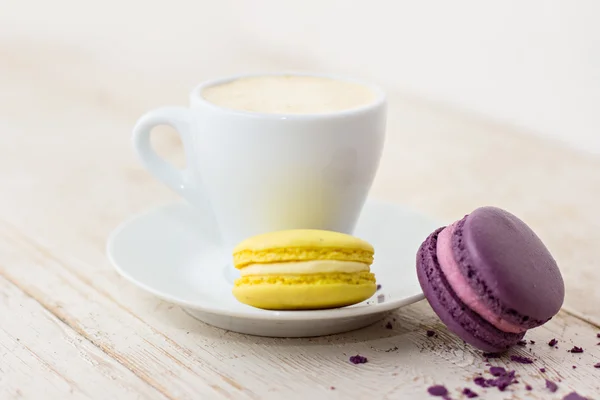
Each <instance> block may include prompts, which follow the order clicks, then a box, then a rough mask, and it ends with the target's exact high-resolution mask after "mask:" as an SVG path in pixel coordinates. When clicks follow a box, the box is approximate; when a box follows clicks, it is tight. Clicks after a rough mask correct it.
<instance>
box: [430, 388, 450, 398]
mask: <svg viewBox="0 0 600 400" xmlns="http://www.w3.org/2000/svg"><path fill="white" fill-rule="evenodd" d="M427 392H429V394H430V395H432V396H446V395H447V394H448V389H446V388H445V387H444V386H442V385H435V386H430V387H429V388H428V389H427Z"/></svg>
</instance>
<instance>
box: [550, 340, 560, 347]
mask: <svg viewBox="0 0 600 400" xmlns="http://www.w3.org/2000/svg"><path fill="white" fill-rule="evenodd" d="M557 343H558V340H556V339H552V340H551V341H549V342H548V346H550V347H554V346H556V344H557Z"/></svg>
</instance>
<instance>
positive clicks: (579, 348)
mask: <svg viewBox="0 0 600 400" xmlns="http://www.w3.org/2000/svg"><path fill="white" fill-rule="evenodd" d="M568 351H570V352H571V353H583V349H582V348H581V347H577V346H573V348H572V349H571V350H568Z"/></svg>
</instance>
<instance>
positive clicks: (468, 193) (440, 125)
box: [0, 38, 600, 399]
mask: <svg viewBox="0 0 600 400" xmlns="http://www.w3.org/2000/svg"><path fill="white" fill-rule="evenodd" d="M246 54H247V53H244V54H242V56H243V57H247V55H246ZM242 56H240V59H239V60H228V62H234V61H239V62H240V65H247V66H248V69H249V70H253V69H255V68H256V69H259V67H260V69H281V68H285V67H286V60H285V59H268V58H267V59H258V60H257V59H252V60H250V61H248V59H247V58H243V57H242ZM232 57H233V56H232ZM0 58H1V59H2V61H3V62H2V63H0V88H1V90H0V132H2V134H0V152H1V154H0V155H1V156H0V185H1V186H0V188H1V189H2V193H3V195H2V196H0V276H1V278H0V285H1V286H0V299H5V300H6V298H8V300H6V301H10V302H14V301H17V303H11V304H13V305H12V306H11V307H14V304H18V302H19V301H20V300H19V299H24V300H25V299H26V300H27V304H29V306H28V307H31V308H32V309H37V310H39V312H42V313H45V314H46V315H47V318H54V320H55V321H56V322H53V324H55V325H50V324H49V323H44V324H43V325H40V327H39V328H37V327H36V329H39V330H40V331H41V332H43V334H44V335H50V336H51V337H52V335H54V336H56V337H57V338H61V337H63V336H60V335H59V333H60V332H62V334H63V335H65V337H67V338H81V343H79V341H78V340H77V343H75V345H73V346H71V347H70V348H67V346H64V348H62V347H59V348H58V349H60V350H61V351H62V353H61V355H62V356H61V357H60V358H59V359H58V360H57V359H53V358H52V355H51V351H53V350H50V349H49V348H43V347H39V348H38V347H35V346H34V345H35V344H36V343H37V342H36V341H35V340H34V339H35V338H34V337H29V336H28V337H29V339H28V341H27V342H26V345H27V346H28V347H30V348H34V347H35V349H36V350H35V351H36V354H38V356H39V358H40V359H41V360H44V362H46V363H48V364H49V365H51V366H52V368H54V369H55V370H57V371H59V372H60V374H61V375H64V376H66V377H68V379H69V380H71V381H72V382H75V383H77V385H78V387H79V388H80V389H81V390H80V391H79V392H78V391H77V390H75V391H74V393H73V394H72V395H73V396H77V395H81V396H83V397H85V396H86V395H88V392H87V391H93V389H94V388H100V389H104V387H106V391H107V392H109V393H112V395H113V397H112V398H114V399H120V398H127V399H129V398H135V395H136V393H137V395H139V396H141V397H142V398H169V399H198V398H230V399H244V398H250V399H259V398H260V399H262V398H265V399H271V398H272V399H279V398H283V397H284V396H285V397H289V398H292V399H295V398H298V399H300V398H302V399H305V398H309V397H311V396H314V397H318V398H325V397H326V398H340V399H342V398H369V399H372V398H382V399H396V398H428V396H427V394H426V392H425V390H426V388H427V386H429V385H431V384H438V383H439V384H445V385H446V386H447V387H448V388H450V389H451V391H452V394H453V396H454V397H456V398H460V396H459V394H458V393H459V390H460V389H461V388H463V387H465V386H470V387H471V388H473V389H475V390H477V389H476V388H475V387H474V385H473V384H472V379H473V377H474V376H476V374H478V373H480V372H482V371H483V370H484V369H485V368H486V366H485V361H484V359H483V358H482V356H481V354H480V353H479V352H476V351H474V350H473V349H472V348H470V347H468V346H466V345H464V344H463V343H462V342H461V341H459V340H457V339H456V338H455V337H454V336H453V335H452V334H450V333H449V332H448V331H447V330H446V329H445V328H444V327H443V326H441V325H440V323H439V321H438V320H437V318H436V317H435V316H434V315H433V313H432V312H431V309H430V308H429V307H428V306H427V304H426V303H424V302H421V303H418V304H416V305H414V306H411V307H408V308H405V309H402V310H400V311H398V312H396V313H394V314H393V315H392V316H390V319H389V320H390V321H391V322H392V324H393V326H394V329H392V330H388V329H385V328H384V323H385V322H386V321H384V322H382V323H381V324H377V325H374V326H371V327H369V328H366V329H363V330H360V331H356V332H352V333H348V334H344V335H336V336H331V337H324V338H316V339H306V340H301V339H288V340H285V339H268V338H255V337H248V336H243V335H238V334H235V333H231V332H227V331H222V330H219V329H216V328H212V327H210V326H207V325H205V324H202V323H200V322H198V321H195V320H193V319H192V318H190V317H189V316H188V315H187V314H185V313H184V312H183V311H182V310H180V309H179V308H177V307H173V306H172V305H169V304H167V303H164V302H161V301H158V300H156V299H155V298H154V297H152V296H150V295H148V294H146V293H143V292H141V291H139V290H137V289H135V288H134V287H132V285H130V284H128V283H127V282H125V281H123V280H122V279H120V278H119V277H118V276H117V274H116V273H115V272H114V271H113V270H112V268H111V267H110V265H109V264H108V262H107V260H106V257H105V254H104V248H105V240H106V237H107V235H108V234H109V232H110V231H111V230H112V229H113V228H114V227H115V226H116V225H117V224H118V223H119V222H121V221H122V220H123V219H124V218H126V217H128V216H129V215H130V214H131V213H132V212H137V211H139V210H140V209H142V208H146V207H148V206H150V205H153V204H158V203H162V202H165V201H169V200H171V199H174V198H175V195H174V194H173V193H171V192H169V191H168V190H167V189H166V188H164V187H162V186H161V185H160V184H159V183H157V182H155V181H153V180H152V178H150V176H149V175H148V174H147V173H146V172H144V171H143V170H142V169H141V167H140V166H139V164H138V163H137V161H136V160H135V159H134V157H133V154H132V151H131V149H130V143H129V136H130V130H131V127H132V126H133V123H134V122H135V119H136V118H137V117H138V116H139V115H140V114H141V113H142V112H143V111H145V110H146V109H148V108H150V107H154V106H158V105H161V104H169V103H171V104H184V103H185V101H186V92H185V91H186V90H187V88H188V87H189V86H191V83H190V82H191V81H193V80H202V79H204V78H208V77H210V76H211V75H214V74H215V73H217V72H218V73H223V72H224V71H217V68H216V67H215V66H214V65H213V66H212V67H206V68H203V66H202V65H198V66H197V67H198V68H196V69H194V71H195V72H194V76H192V74H191V72H190V73H189V74H188V75H185V76H183V75H179V76H177V77H173V76H170V75H169V71H168V70H165V71H162V72H161V74H160V75H159V74H156V75H155V76H153V77H152V79H148V77H147V76H146V77H143V76H141V75H140V76H138V75H136V73H135V71H132V70H130V69H128V67H127V65H119V64H118V61H117V60H115V64H112V68H106V66H105V65H103V64H102V63H100V62H99V61H98V60H97V59H95V58H93V57H92V56H90V54H89V53H88V52H84V51H80V50H78V49H77V48H74V47H72V46H68V45H62V44H61V43H60V42H57V41H54V42H52V41H51V42H44V41H35V40H25V39H22V38H21V39H14V38H13V39H12V40H10V41H0ZM51 60H61V64H60V68H48V67H47V65H48V63H49V62H50V61H51ZM192 69H193V68H190V71H191V70H192ZM90 77H93V79H90ZM482 132H485V134H482ZM389 133H390V134H389V137H388V142H387V143H386V150H385V155H384V159H383V162H382V166H381V170H380V173H379V174H378V177H377V180H376V182H375V185H374V188H373V193H374V195H376V196H378V197H382V198H386V199H389V200H395V201H402V202H404V203H407V204H409V205H411V206H412V207H414V208H417V209H419V210H421V211H423V212H426V213H429V214H431V215H433V216H436V217H438V218H440V219H442V220H445V221H448V220H452V219H455V218H457V217H460V216H461V215H462V214H464V213H466V212H468V211H470V210H471V209H472V208H474V207H476V206H478V205H481V204H496V205H500V206H504V207H506V208H508V209H510V210H512V211H514V212H515V213H517V214H519V215H520V216H522V217H523V218H524V219H526V220H527V222H529V223H530V224H531V225H532V226H533V227H534V228H535V229H536V230H537V231H539V233H540V235H541V236H542V237H543V239H544V240H545V241H546V242H547V243H548V245H549V247H550V248H551V250H552V251H553V253H554V254H555V255H556V256H557V259H558V260H559V262H560V265H561V267H562V269H563V272H564V275H565V279H566V283H567V289H568V299H567V304H568V305H569V306H571V307H572V308H574V309H576V310H577V311H578V312H580V313H581V314H582V315H584V316H585V317H586V318H588V319H589V320H591V321H596V322H597V321H598V320H599V318H600V314H599V311H598V308H597V307H596V305H597V304H599V303H600V293H599V292H598V291H597V290H596V289H595V288H596V285H597V284H598V282H599V279H600V278H599V277H598V274H597V272H596V271H595V268H594V265H595V264H594V260H595V254H594V253H593V251H592V250H593V249H594V244H595V243H597V242H598V232H599V230H598V229H597V228H598V227H599V225H600V219H599V218H600V217H599V214H598V212H597V210H596V206H595V204H596V202H595V200H594V199H597V198H599V195H600V178H599V175H598V174H597V171H598V168H600V160H598V159H597V158H595V157H593V156H588V155H584V154H581V153H577V152H574V151H572V150H568V149H564V148H563V147H562V146H559V145H557V144H553V143H548V142H544V141H542V140H540V139H537V138H535V137H533V136H529V135H527V134H524V133H520V132H515V131H513V130H512V129H510V128H509V127H506V126H497V125H494V124H490V123H488V122H484V121H480V120H477V119H476V118H473V117H468V116H467V117H465V116H460V115H457V114H456V113H453V112H451V111H448V110H444V109H442V108H439V107H436V106H432V105H430V104H424V103H422V102H419V101H418V100H415V99H411V98H408V97H406V96H403V95H402V94H400V93H397V92H395V91H393V90H392V93H391V96H390V121H389ZM158 145H159V146H160V147H161V151H162V153H163V154H165V155H167V156H169V157H171V158H172V159H173V160H177V161H179V162H180V161H182V160H181V154H180V151H179V146H178V142H177V141H176V140H172V139H166V140H165V139H163V140H162V141H160V142H159V143H158ZM557 227H560V229H557ZM2 282H3V283H2ZM5 286H6V287H8V289H6V290H5V289H3V288H4V287H5ZM2 296H4V297H2ZM15 299H16V300H15ZM11 312H12V314H11ZM11 312H9V313H7V314H6V315H7V317H6V318H11V317H10V316H11V315H13V316H15V317H16V314H15V312H14V311H11ZM19 315H21V314H19ZM27 315H30V314H27V313H25V314H24V318H23V321H22V324H20V325H19V324H17V325H14V326H12V327H11V329H13V330H11V331H8V330H7V329H6V325H5V323H4V321H5V320H4V319H2V320H1V321H2V324H1V325H0V326H1V327H2V330H1V331H0V335H1V336H0V348H2V349H7V350H5V351H3V354H4V353H6V357H7V358H6V360H7V362H6V363H5V362H4V357H3V359H2V360H3V362H2V364H1V366H0V369H1V370H2V375H1V376H0V379H1V380H0V384H3V382H7V381H6V380H5V378H4V377H5V376H8V377H9V378H10V381H11V382H13V383H11V385H10V386H7V387H8V389H7V392H6V393H9V394H10V395H11V396H14V395H16V394H17V390H19V391H21V394H23V396H24V397H27V398H36V394H38V393H36V392H34V391H32V390H34V389H33V388H30V387H27V386H26V385H27V383H26V382H28V381H27V380H26V378H27V376H28V374H30V373H36V374H37V373H39V375H40V376H41V377H42V378H41V379H43V380H45V381H44V384H43V386H42V387H46V386H47V387H48V389H47V390H48V393H49V394H52V395H54V394H56V395H57V396H59V397H57V398H62V397H60V396H62V395H63V394H65V393H67V392H68V390H69V388H70V386H69V384H68V382H67V381H65V380H64V379H62V378H61V377H60V376H58V375H56V374H53V373H52V371H51V370H49V369H48V368H46V367H44V364H43V363H42V362H41V361H39V360H38V361H36V360H37V359H36V358H35V356H33V355H27V357H28V358H27V360H29V361H27V363H28V364H27V365H29V366H28V367H27V368H25V367H23V368H21V366H20V364H19V363H20V361H19V360H18V357H17V356H19V357H21V355H23V357H25V355H26V354H29V353H27V349H23V348H22V346H21V347H19V346H20V345H19V346H17V345H16V344H15V343H14V339H13V338H14V337H21V336H23V335H24V334H25V333H27V332H29V334H31V332H33V330H32V329H30V328H32V327H33V326H34V324H36V320H35V319H33V318H32V317H27ZM53 315H54V316H55V317H53ZM0 318H4V316H2V317H0ZM394 318H395V321H394ZM9 320H10V319H7V320H6V321H9ZM56 324H59V325H58V326H61V327H63V328H62V329H63V330H62V331H60V332H57V331H56V328H52V326H56ZM46 325H48V326H46ZM36 326H37V325H36ZM53 329H54V330H53ZM427 329H434V330H435V331H436V332H437V334H438V335H437V336H436V337H434V338H427V337H426V335H425V334H424V332H425V330H427ZM596 331H600V330H598V329H597V328H594V327H593V326H591V325H590V324H588V323H585V322H584V321H581V320H579V319H578V318H575V317H572V316H570V315H567V314H565V313H561V314H559V316H557V318H555V319H554V320H552V321H551V322H550V323H548V324H547V325H545V326H544V327H542V328H539V329H536V330H533V331H531V332H530V333H529V334H528V339H533V340H535V341H536V345H534V346H527V347H526V348H516V349H514V350H513V354H521V355H529V356H532V357H533V358H535V359H536V360H537V361H536V362H535V364H533V365H520V364H515V363H511V362H510V361H509V360H508V359H507V358H506V357H504V358H502V359H500V360H493V364H494V365H505V366H509V367H510V368H515V369H516V370H517V372H518V373H519V374H520V376H521V378H520V380H522V381H523V382H527V383H530V384H531V385H532V386H534V387H535V391H533V392H531V393H525V391H524V390H523V385H522V384H521V385H519V386H518V389H516V390H515V391H509V392H506V393H501V392H499V391H497V390H488V391H487V392H486V395H485V398H486V399H501V398H515V399H518V398H524V399H525V398H527V399H546V398H548V395H549V393H548V392H546V391H545V389H544V388H543V386H544V376H543V375H541V373H540V372H539V369H538V368H539V367H542V366H544V367H546V368H547V369H548V372H547V374H546V375H547V376H548V377H549V378H550V379H553V380H557V381H558V380H559V379H561V380H562V382H560V383H559V385H560V394H564V393H566V392H567V391H568V390H573V389H576V390H577V391H579V392H580V393H581V394H586V395H588V396H593V395H596V394H597V393H600V387H599V386H598V383H597V382H600V379H598V378H599V377H600V375H599V374H600V370H597V369H594V368H593V367H592V365H593V364H594V363H596V362H599V361H600V360H599V358H600V353H599V351H600V346H595V340H597V339H596V337H595V335H596ZM6 332H9V333H6ZM53 332H54V333H53ZM23 337H25V336H23ZM553 337H556V338H559V339H560V340H561V343H560V344H559V349H551V348H550V347H548V346H547V345H545V343H546V342H547V341H548V340H550V339H551V338H553ZM64 340H65V341H68V340H71V339H64ZM38 345H39V343H38ZM573 345H578V346H582V347H584V349H585V352H584V353H583V354H582V355H575V354H571V353H568V352H567V351H566V350H567V348H570V347H571V346H573ZM396 347H397V349H396ZM530 348H531V350H529V349H530ZM67 350H69V351H67ZM388 350H389V351H388ZM57 351H58V350H57ZM87 353H90V354H92V353H93V354H95V356H96V357H100V359H102V360H105V362H106V363H108V364H109V365H110V366H111V367H110V368H113V369H114V370H115V371H117V372H115V373H114V374H115V375H114V376H123V378H119V379H116V380H117V381H119V382H121V380H122V381H123V382H125V383H126V384H125V383H123V385H124V386H123V387H121V386H119V385H115V384H113V386H111V385H110V382H104V380H102V379H104V378H102V376H107V375H102V373H100V372H98V371H97V369H98V368H99V367H98V368H92V367H90V366H86V365H80V364H84V362H82V361H81V360H82V357H83V359H84V360H85V359H86V358H85V357H88V356H85V357H84V356H81V355H80V354H87ZM356 353H360V354H363V355H366V356H367V357H368V358H369V363H367V364H364V365H359V366H355V365H352V364H350V363H348V357H349V356H350V355H353V354H356ZM89 357H91V356H89ZM65 363H69V365H73V366H74V367H73V368H74V369H73V370H69V371H66V370H65V368H64V365H66V364H65ZM572 365H577V366H578V368H577V369H572ZM6 366H8V367H6ZM6 371H9V372H8V373H7V372H6ZM73 371H74V372H73ZM128 371H131V372H128ZM94 374H96V375H99V377H98V378H97V379H98V380H97V381H95V382H98V383H92V384H89V385H91V386H88V384H85V385H83V384H80V382H81V380H82V379H83V378H84V377H87V376H95V375H94ZM117 374H121V375H117ZM108 376H113V375H110V374H109V375H108ZM332 386H333V387H335V389H331V387H332ZM78 390H79V389H78ZM84 390H86V392H84ZM98 393H101V392H98ZM556 398H559V397H558V394H557V396H556Z"/></svg>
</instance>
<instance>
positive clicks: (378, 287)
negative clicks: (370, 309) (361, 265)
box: [371, 284, 381, 290]
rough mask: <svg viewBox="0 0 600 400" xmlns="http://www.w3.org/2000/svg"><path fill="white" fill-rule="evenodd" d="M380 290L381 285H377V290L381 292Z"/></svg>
mask: <svg viewBox="0 0 600 400" xmlns="http://www.w3.org/2000/svg"><path fill="white" fill-rule="evenodd" d="M371 287H373V286H371ZM379 289H381V285H380V284H377V289H376V290H379Z"/></svg>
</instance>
